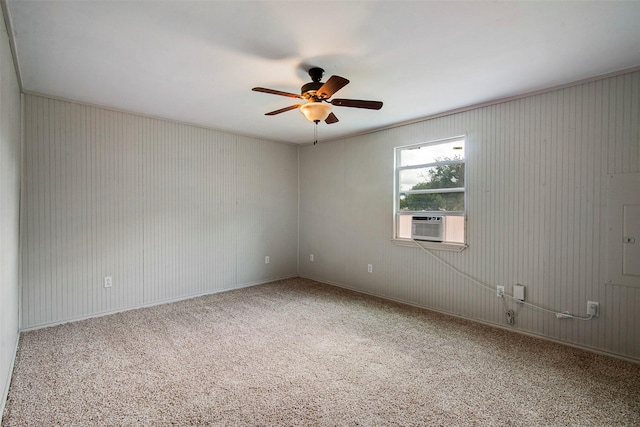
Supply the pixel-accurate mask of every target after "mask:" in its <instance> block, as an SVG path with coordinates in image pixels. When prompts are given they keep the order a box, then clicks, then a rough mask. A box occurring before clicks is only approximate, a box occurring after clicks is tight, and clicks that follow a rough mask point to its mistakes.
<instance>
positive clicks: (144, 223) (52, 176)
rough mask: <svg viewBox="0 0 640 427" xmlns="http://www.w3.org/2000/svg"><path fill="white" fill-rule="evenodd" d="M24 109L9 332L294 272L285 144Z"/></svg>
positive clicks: (72, 107)
mask: <svg viewBox="0 0 640 427" xmlns="http://www.w3.org/2000/svg"><path fill="white" fill-rule="evenodd" d="M25 111H26V114H25V148H26V149H25V153H26V154H25V171H26V175H25V176H26V179H25V186H24V187H25V191H24V195H25V197H26V201H25V206H26V209H25V212H24V214H23V219H24V221H25V233H24V234H23V236H22V242H23V251H22V257H23V269H22V271H23V285H22V286H23V297H22V322H23V323H22V327H23V328H25V329H29V328H34V327H39V326H43V325H47V324H55V323H60V322H64V321H69V320H74V319H80V318H84V317H90V316H95V315H99V314H103V313H110V312H114V311H119V310H125V309H129V308H135V307H140V306H144V305H149V304H157V303H160V302H165V301H172V300H177V299H181V298H187V297H190V296H196V295H202V294H206V293H211V292H218V291H222V290H227V289H233V288H237V287H240V286H246V285H249V284H256V283H263V282H267V281H269V280H273V279H277V278H281V277H290V276H295V275H296V273H297V266H296V262H297V260H296V247H297V206H298V195H297V192H296V188H297V180H298V170H297V162H296V158H297V151H298V148H297V147H296V146H292V145H287V144H279V143H274V142H270V141H265V140H260V139H256V138H243V137H239V136H236V135H232V134H228V133H225V132H219V131H214V130H209V129H204V128H199V127H195V126H189V125H185V124H180V123H174V122H169V121H165V120H160V119H153V118H148V117H141V116H137V115H133V114H128V113H122V112H118V111H112V110H108V109H103V108H97V107H93V106H87V105H82V104H78V103H72V102H66V101H59V100H54V99H49V98H46V97H41V96H35V95H26V96H25ZM247 230H248V232H247ZM261 246H262V247H261ZM257 248H259V249H260V250H259V252H264V251H265V250H268V251H269V255H270V256H271V259H272V260H273V263H272V264H270V265H269V266H266V267H269V268H265V264H264V257H263V256H260V257H256V256H254V255H255V252H256V250H257ZM105 276H110V277H112V279H113V286H112V287H111V288H104V287H103V279H104V277H105Z"/></svg>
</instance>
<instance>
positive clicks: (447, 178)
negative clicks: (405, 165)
mask: <svg viewBox="0 0 640 427" xmlns="http://www.w3.org/2000/svg"><path fill="white" fill-rule="evenodd" d="M399 185H400V191H401V192H402V191H409V190H428V189H433V188H459V187H464V163H456V164H453V165H440V166H434V167H431V168H418V169H406V170H401V171H400V172H399Z"/></svg>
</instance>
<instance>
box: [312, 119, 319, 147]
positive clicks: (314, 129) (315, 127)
mask: <svg viewBox="0 0 640 427" xmlns="http://www.w3.org/2000/svg"><path fill="white" fill-rule="evenodd" d="M317 143H318V120H316V125H315V126H314V127H313V145H316V144H317Z"/></svg>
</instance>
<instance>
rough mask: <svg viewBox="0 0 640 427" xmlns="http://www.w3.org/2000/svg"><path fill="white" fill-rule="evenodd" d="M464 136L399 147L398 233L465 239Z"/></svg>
mask: <svg viewBox="0 0 640 427" xmlns="http://www.w3.org/2000/svg"><path fill="white" fill-rule="evenodd" d="M464 143H465V138H464V137H456V138H449V139H444V140H439V141H432V142H427V143H422V144H417V145H410V146H404V147H397V148H396V150H395V156H396V187H395V191H394V198H395V201H394V206H395V237H396V238H397V239H411V238H414V239H415V240H422V241H425V242H428V241H431V242H437V243H438V244H447V243H450V244H455V245H458V246H460V245H464V243H465V223H464V220H465V156H464V145H465V144H464Z"/></svg>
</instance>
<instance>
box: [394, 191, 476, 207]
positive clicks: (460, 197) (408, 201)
mask: <svg viewBox="0 0 640 427" xmlns="http://www.w3.org/2000/svg"><path fill="white" fill-rule="evenodd" d="M399 205H400V210H401V211H464V193H431V194H401V195H400V202H399Z"/></svg>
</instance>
